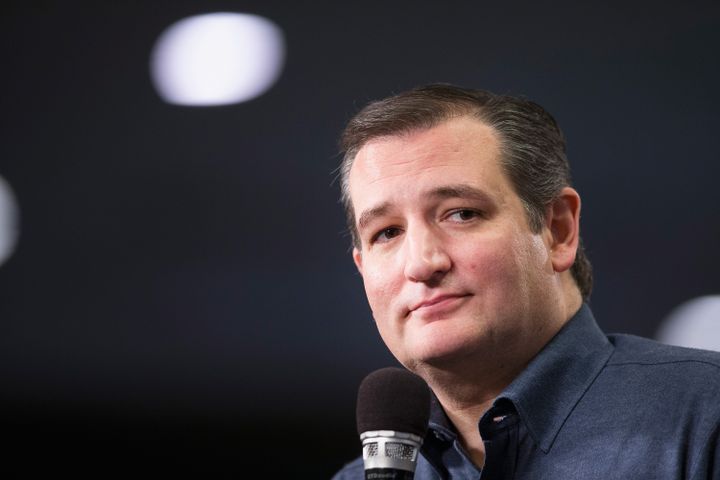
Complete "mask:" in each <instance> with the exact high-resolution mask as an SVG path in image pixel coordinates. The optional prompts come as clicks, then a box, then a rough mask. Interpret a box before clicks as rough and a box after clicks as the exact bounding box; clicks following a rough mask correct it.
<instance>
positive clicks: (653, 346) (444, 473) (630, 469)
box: [333, 305, 720, 480]
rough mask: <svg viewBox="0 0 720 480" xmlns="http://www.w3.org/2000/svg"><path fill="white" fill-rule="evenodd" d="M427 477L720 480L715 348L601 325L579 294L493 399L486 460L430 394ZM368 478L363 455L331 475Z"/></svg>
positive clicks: (345, 479) (423, 471) (719, 363)
mask: <svg viewBox="0 0 720 480" xmlns="http://www.w3.org/2000/svg"><path fill="white" fill-rule="evenodd" d="M429 427H430V428H429V430H428V434H427V436H426V437H425V441H424V443H423V447H422V450H421V455H420V457H419V459H418V464H417V469H416V471H415V479H416V480H426V479H427V480H430V479H433V480H435V479H482V480H488V479H490V480H495V479H546V478H547V479H582V480H593V479H598V480H601V479H602V480H607V479H623V480H626V479H641V480H652V479H658V480H660V479H662V480H669V479H687V480H700V479H715V480H720V354H719V353H716V352H708V351H703V350H695V349H687V348H680V347H672V346H668V345H663V344H660V343H657V342H654V341H652V340H648V339H644V338H641V337H636V336H632V335H609V336H606V335H605V334H604V333H603V332H602V331H601V330H600V328H599V327H598V326H597V323H596V322H595V319H594V318H593V315H592V312H591V311H590V308H589V307H588V306H587V305H583V306H582V308H581V309H580V310H579V311H578V313H577V314H576V315H575V316H574V317H573V318H572V319H571V320H570V321H569V322H568V323H567V324H566V325H565V326H564V327H563V329H562V330H561V331H560V332H559V333H558V334H557V335H556V336H555V338H553V339H552V340H551V341H550V342H549V343H548V344H547V345H546V346H545V348H544V349H543V350H542V351H541V352H540V353H539V354H538V355H537V356H536V357H535V358H534V359H533V360H532V361H531V362H530V364H529V365H528V367H527V368H526V369H525V370H524V371H523V372H522V373H521V374H520V375H519V376H518V377H517V378H516V379H515V380H514V381H513V382H512V383H511V384H510V385H509V386H508V387H507V388H506V389H505V390H504V391H503V393H502V394H501V395H500V396H499V397H498V398H497V399H495V401H494V403H493V406H492V407H491V408H490V409H489V410H488V411H487V412H486V413H485V414H484V415H483V417H482V418H481V419H480V421H479V424H478V428H479V430H480V435H481V436H482V438H483V442H484V444H485V455H486V457H485V465H484V466H483V469H482V471H481V469H480V468H478V467H476V466H475V465H474V464H473V463H472V462H471V461H470V460H469V458H468V456H467V455H466V453H465V452H464V451H463V448H462V446H461V445H460V442H459V440H458V438H457V433H456V430H455V428H454V427H453V425H452V424H451V423H450V421H449V420H448V418H447V417H446V416H445V413H444V412H443V409H442V408H441V407H440V405H439V404H438V403H437V402H434V404H433V408H432V414H431V419H430V425H429ZM355 479H364V469H363V464H362V459H361V458H358V459H356V460H355V461H354V462H351V463H349V464H347V465H346V466H345V467H344V468H343V469H342V470H340V471H339V472H338V473H337V474H336V475H335V476H334V477H333V480H355Z"/></svg>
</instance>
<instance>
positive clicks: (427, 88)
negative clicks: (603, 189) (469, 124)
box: [339, 84, 593, 300]
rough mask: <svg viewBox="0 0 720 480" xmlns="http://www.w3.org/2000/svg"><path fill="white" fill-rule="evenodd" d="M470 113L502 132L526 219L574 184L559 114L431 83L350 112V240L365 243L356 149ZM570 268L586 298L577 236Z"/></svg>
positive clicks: (541, 216) (346, 149)
mask: <svg viewBox="0 0 720 480" xmlns="http://www.w3.org/2000/svg"><path fill="white" fill-rule="evenodd" d="M463 116H471V117H474V118H476V119H478V120H480V121H481V122H483V123H484V124H486V125H488V126H490V127H492V128H493V129H494V130H495V131H496V132H497V133H498V136H499V141H500V150H501V160H500V162H501V166H502V168H503V170H504V171H505V173H506V174H507V175H508V178H509V179H510V182H511V184H512V185H513V187H514V189H515V191H516V193H517V194H518V196H519V197H520V199H521V200H522V203H523V205H524V207H525V211H526V213H527V217H528V224H529V226H530V228H531V229H532V230H533V231H534V232H539V231H540V229H541V228H542V226H543V223H544V220H545V210H546V208H547V206H548V205H550V203H552V201H553V200H554V199H555V198H557V195H558V194H559V193H560V191H561V190H562V188H563V187H566V186H570V185H571V179H570V165H569V163H568V160H567V156H566V153H565V139H564V137H563V134H562V131H561V130H560V127H559V126H558V124H557V122H556V121H555V119H554V118H553V117H552V115H550V113H548V112H547V111H546V110H545V109H544V108H542V107H541V106H540V105H538V104H536V103H534V102H531V101H529V100H527V99H525V98H522V97H515V96H510V95H498V94H494V93H492V92H488V91H485V90H478V89H468V88H462V87H458V86H455V85H450V84H430V85H424V86H420V87H416V88H413V89H411V90H408V91H405V92H402V93H399V94H397V95H393V96H390V97H388V98H385V99H382V100H376V101H373V102H370V103H369V104H368V105H367V106H365V107H364V108H363V109H362V110H360V111H359V112H358V113H357V114H356V115H355V116H354V117H352V118H351V119H350V121H349V122H348V124H347V126H346V127H345V130H344V131H343V133H342V136H341V139H340V148H341V151H342V152H343V153H344V157H343V160H342V163H341V165H340V168H339V170H340V172H339V173H340V180H341V200H342V203H343V205H344V207H345V214H346V218H347V224H348V229H349V231H350V234H351V236H352V241H353V245H355V246H356V247H357V248H360V240H359V238H358V232H357V227H356V226H355V213H354V211H353V206H352V201H351V199H350V192H349V186H348V176H349V173H350V169H351V168H352V164H353V161H354V160H355V155H356V154H357V152H358V151H359V150H360V149H361V148H362V147H363V146H364V145H365V144H366V143H367V142H369V141H370V140H373V139H376V138H379V137H385V136H395V135H402V134H405V133H410V132H412V131H416V130H423V129H429V128H432V127H434V126H436V125H438V124H440V123H442V122H444V121H447V120H449V119H451V118H456V117H463ZM571 273H572V276H573V278H574V279H575V282H576V283H577V285H578V288H579V290H580V293H581V294H582V297H583V299H584V300H588V299H589V298H590V293H591V291H592V283H593V278H592V266H591V264H590V261H589V260H588V258H587V256H586V254H585V251H584V248H583V244H582V238H580V241H579V245H578V250H577V255H576V257H575V263H574V264H573V266H572V268H571Z"/></svg>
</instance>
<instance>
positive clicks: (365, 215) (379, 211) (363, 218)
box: [358, 202, 390, 230]
mask: <svg viewBox="0 0 720 480" xmlns="http://www.w3.org/2000/svg"><path fill="white" fill-rule="evenodd" d="M389 209H390V203H388V202H383V203H381V204H380V205H378V206H376V207H373V208H369V209H367V210H365V211H364V212H362V214H361V215H360V218H359V219H358V230H362V229H363V228H365V227H367V225H368V224H369V223H370V222H372V221H373V219H374V218H377V217H381V216H383V215H385V214H386V213H387V211H388V210H389Z"/></svg>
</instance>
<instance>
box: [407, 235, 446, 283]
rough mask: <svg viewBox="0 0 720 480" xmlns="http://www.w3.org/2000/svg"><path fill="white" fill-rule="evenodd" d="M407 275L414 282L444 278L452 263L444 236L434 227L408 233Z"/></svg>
mask: <svg viewBox="0 0 720 480" xmlns="http://www.w3.org/2000/svg"><path fill="white" fill-rule="evenodd" d="M405 238H406V245H405V247H406V258H405V277H406V278H407V279H409V280H411V281H413V282H430V281H436V280H439V279H440V278H442V277H443V276H444V275H445V273H447V271H448V270H450V267H451V265H452V262H451V260H450V256H449V255H448V254H447V252H446V250H445V248H444V244H443V241H442V238H440V236H439V234H438V232H435V231H433V230H432V228H425V227H423V228H416V229H413V231H412V232H410V231H408V232H407V233H406V237H405Z"/></svg>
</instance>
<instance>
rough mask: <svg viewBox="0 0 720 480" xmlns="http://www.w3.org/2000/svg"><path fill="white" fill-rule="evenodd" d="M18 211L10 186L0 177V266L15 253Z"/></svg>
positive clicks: (18, 228)
mask: <svg viewBox="0 0 720 480" xmlns="http://www.w3.org/2000/svg"><path fill="white" fill-rule="evenodd" d="M18 211H19V209H18V206H17V202H16V201H15V195H14V194H13V191H12V189H11V188H10V185H9V184H8V183H7V182H6V181H5V180H4V179H3V178H2V177H0V264H2V263H3V262H5V260H7V259H8V258H9V257H10V255H12V253H13V252H14V251H15V246H16V245H17V241H18V237H19V236H20V225H19V223H20V222H19V221H18V219H19V213H18Z"/></svg>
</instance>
